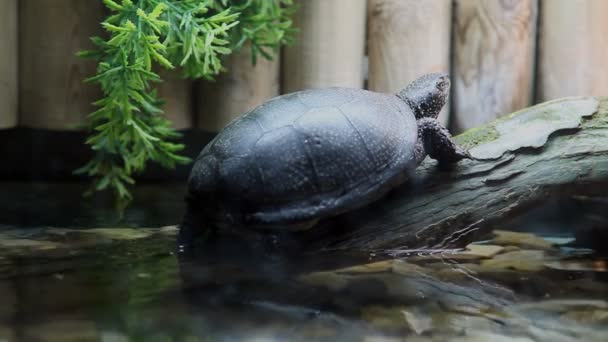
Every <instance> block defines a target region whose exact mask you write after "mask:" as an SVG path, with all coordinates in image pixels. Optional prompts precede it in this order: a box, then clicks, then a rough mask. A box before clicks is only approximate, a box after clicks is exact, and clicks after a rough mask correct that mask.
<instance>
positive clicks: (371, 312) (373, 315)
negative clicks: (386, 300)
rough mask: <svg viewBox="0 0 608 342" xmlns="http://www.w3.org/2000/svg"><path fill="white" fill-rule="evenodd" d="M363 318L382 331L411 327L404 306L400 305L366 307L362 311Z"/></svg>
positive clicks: (395, 330)
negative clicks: (404, 312) (406, 318)
mask: <svg viewBox="0 0 608 342" xmlns="http://www.w3.org/2000/svg"><path fill="white" fill-rule="evenodd" d="M361 318H362V319H363V320H364V321H366V322H368V323H369V324H371V325H372V326H373V327H374V328H376V329H380V330H382V331H391V332H397V331H399V332H407V331H410V327H409V326H408V323H407V322H406V320H405V316H404V314H403V308H400V307H388V308H387V307H381V306H370V307H366V308H363V310H362V311H361Z"/></svg>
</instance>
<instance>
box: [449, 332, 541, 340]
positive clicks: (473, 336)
mask: <svg viewBox="0 0 608 342" xmlns="http://www.w3.org/2000/svg"><path fill="white" fill-rule="evenodd" d="M451 341H453V342H488V341H492V342H534V340H532V339H530V338H527V337H521V336H505V335H499V334H495V333H492V332H488V331H473V332H466V333H465V336H462V337H455V338H453V339H451Z"/></svg>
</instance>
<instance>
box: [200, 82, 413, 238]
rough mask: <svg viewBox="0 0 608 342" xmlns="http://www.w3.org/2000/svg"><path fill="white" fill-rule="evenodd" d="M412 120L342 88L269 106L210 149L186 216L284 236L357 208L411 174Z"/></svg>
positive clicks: (380, 97)
mask: <svg viewBox="0 0 608 342" xmlns="http://www.w3.org/2000/svg"><path fill="white" fill-rule="evenodd" d="M416 140H417V125H416V119H415V117H414V114H413V112H412V110H411V109H410V108H409V106H407V104H405V103H404V102H403V101H401V100H400V99H399V98H398V97H397V96H394V95H386V94H380V93H374V92H370V91H366V90H359V89H348V88H326V89H312V90H305V91H300V92H296V93H291V94H288V95H283V96H279V97H276V98H274V99H271V100H269V101H267V102H266V103H264V104H262V105H260V106H259V107H257V108H255V109H254V110H252V111H250V112H248V113H245V114H243V115H242V116H240V117H239V118H237V119H236V120H234V121H233V122H231V123H230V124H229V125H228V126H227V127H226V128H224V129H223V130H222V131H221V132H220V133H219V134H218V135H217V136H216V137H215V139H214V140H212V141H211V142H210V143H209V144H208V145H207V146H206V147H205V148H204V149H203V151H202V152H201V154H200V155H199V156H198V158H197V159H196V162H195V164H194V167H193V169H192V172H191V174H190V178H189V184H188V186H189V189H188V192H189V193H188V202H189V204H190V206H189V210H194V211H196V213H195V214H203V215H204V216H205V218H206V219H207V221H211V222H213V223H214V224H216V225H219V226H221V225H225V224H229V225H251V226H260V225H261V226H265V225H269V226H277V225H279V226H280V227H285V228H291V227H293V226H295V225H296V224H297V223H302V222H310V221H312V220H316V219H319V218H323V217H327V216H332V215H336V214H339V213H342V212H345V211H348V210H352V209H354V208H357V207H360V206H363V205H365V204H368V203H370V202H372V201H373V200H375V199H377V198H379V197H380V196H382V195H383V194H384V193H386V192H387V191H388V190H390V188H392V187H394V186H395V185H397V184H398V183H400V182H402V181H403V180H404V179H405V178H406V175H407V172H408V171H411V169H412V168H415V166H416V165H415V158H414V149H415V144H416Z"/></svg>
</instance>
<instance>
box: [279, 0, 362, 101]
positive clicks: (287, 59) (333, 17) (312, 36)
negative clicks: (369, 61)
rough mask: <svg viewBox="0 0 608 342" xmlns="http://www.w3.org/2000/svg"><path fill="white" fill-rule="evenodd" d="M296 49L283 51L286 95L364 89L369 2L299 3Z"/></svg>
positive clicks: (309, 0)
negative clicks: (311, 90)
mask: <svg viewBox="0 0 608 342" xmlns="http://www.w3.org/2000/svg"><path fill="white" fill-rule="evenodd" d="M298 5H299V8H298V11H297V12H296V14H295V16H294V26H295V27H297V28H298V29H299V32H298V34H297V35H296V42H295V44H294V45H293V46H289V47H286V48H285V49H284V60H283V74H282V77H283V80H282V81H283V88H282V92H283V93H290V92H294V91H297V90H302V89H306V88H321V87H331V86H339V87H351V88H361V87H363V55H364V47H365V46H364V45H365V6H366V0H331V1H327V0H305V1H299V2H298Z"/></svg>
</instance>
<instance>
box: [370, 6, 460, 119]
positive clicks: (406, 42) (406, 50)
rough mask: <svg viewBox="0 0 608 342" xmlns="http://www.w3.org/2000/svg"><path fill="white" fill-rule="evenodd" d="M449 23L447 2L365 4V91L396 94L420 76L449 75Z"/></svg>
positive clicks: (449, 13)
mask: <svg viewBox="0 0 608 342" xmlns="http://www.w3.org/2000/svg"><path fill="white" fill-rule="evenodd" d="M451 23H452V2H451V0H369V4H368V28H369V33H368V55H369V83H368V84H369V89H370V90H374V91H379V92H385V93H397V92H398V91H399V90H401V89H403V88H404V87H405V86H407V85H408V84H409V83H410V82H412V81H414V80H415V79H416V78H418V77H419V76H421V75H423V74H427V73H431V72H449V70H450V30H451ZM448 113H449V110H448V108H447V106H446V108H444V110H443V111H442V112H441V114H440V120H441V121H442V122H443V123H446V122H447V119H448Z"/></svg>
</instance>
